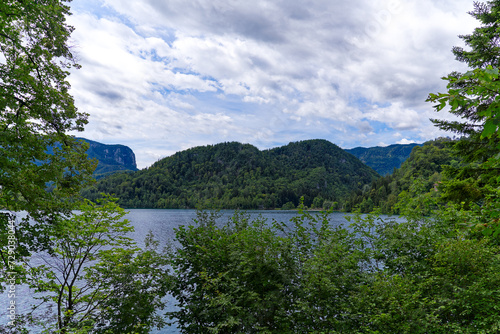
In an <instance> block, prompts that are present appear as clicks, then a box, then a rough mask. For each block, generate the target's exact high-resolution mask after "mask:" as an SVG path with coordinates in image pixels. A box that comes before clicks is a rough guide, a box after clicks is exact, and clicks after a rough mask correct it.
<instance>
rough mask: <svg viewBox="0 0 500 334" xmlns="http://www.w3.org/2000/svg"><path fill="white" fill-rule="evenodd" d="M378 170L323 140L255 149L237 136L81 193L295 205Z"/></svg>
mask: <svg viewBox="0 0 500 334" xmlns="http://www.w3.org/2000/svg"><path fill="white" fill-rule="evenodd" d="M376 177H377V173H375V172H374V171H373V170H372V169H371V168H369V167H367V166H365V165H364V164H363V163H361V162H360V161H359V160H358V159H356V158H355V157H353V156H352V155H350V154H347V153H345V152H344V151H343V150H342V149H340V148H339V147H337V146H336V145H334V144H332V143H330V142H328V141H326V140H308V141H302V142H296V143H290V144H289V145H286V146H283V147H279V148H275V149H271V150H266V151H259V150H258V149H257V148H256V147H254V146H252V145H248V144H240V143H234V142H233V143H222V144H217V145H214V146H206V147H196V148H192V149H189V150H186V151H182V152H178V153H176V154H175V155H173V156H171V157H168V158H165V159H162V160H160V161H158V162H156V163H155V164H153V165H152V166H151V167H149V168H147V169H145V170H141V171H137V172H135V173H117V174H114V175H111V176H109V177H106V178H104V179H101V180H100V181H99V182H98V183H97V184H96V185H95V186H94V187H92V188H88V189H86V190H85V191H84V192H83V194H84V196H85V197H87V198H89V199H92V200H93V199H95V198H97V197H98V196H99V193H100V192H108V193H113V194H115V195H116V196H117V197H118V198H119V199H120V202H119V203H120V204H121V205H123V206H125V207H131V208H137V207H139V208H140V207H149V208H195V207H204V208H241V209H259V208H281V207H285V208H295V207H296V206H297V205H298V204H299V199H300V197H301V196H303V197H304V200H305V205H307V206H309V207H322V206H324V204H325V203H324V202H325V201H327V203H326V206H328V207H329V206H331V205H333V204H334V203H335V202H340V201H341V200H342V199H343V197H344V196H346V195H347V194H349V193H350V192H351V191H352V190H354V189H360V188H361V187H362V186H363V185H365V184H367V183H369V182H371V181H372V180H375V179H376Z"/></svg>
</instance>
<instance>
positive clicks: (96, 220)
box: [18, 198, 169, 333]
mask: <svg viewBox="0 0 500 334" xmlns="http://www.w3.org/2000/svg"><path fill="white" fill-rule="evenodd" d="M79 210H80V212H79V213H78V214H74V215H72V216H70V217H69V218H67V219H63V220H62V221H61V222H59V224H58V225H57V230H56V231H54V233H52V234H51V235H50V241H51V242H52V249H51V252H45V253H41V254H37V255H36V256H35V257H34V258H33V261H32V262H31V263H42V264H40V265H36V266H31V267H30V269H29V270H28V282H29V286H30V288H31V289H33V291H34V292H35V295H34V296H35V300H38V301H39V303H38V304H37V305H34V307H33V311H32V312H31V313H30V314H28V315H25V316H28V318H29V319H32V320H31V321H30V322H31V323H32V324H33V323H34V324H35V325H36V324H37V323H38V326H41V327H42V329H44V330H45V331H50V332H51V333H54V332H55V333H89V332H91V333H149V332H150V330H151V329H152V328H154V327H156V326H162V325H164V324H165V321H164V318H163V317H162V316H160V315H158V314H157V311H158V310H161V309H162V308H163V307H164V305H165V302H164V301H163V300H162V298H163V297H164V296H165V294H166V291H167V288H168V284H169V280H168V279H165V277H166V276H167V270H168V269H167V267H166V265H167V258H166V256H165V255H164V254H161V253H158V251H157V247H158V242H157V241H155V240H154V239H153V237H152V235H149V236H148V238H147V239H146V245H145V247H144V250H141V249H139V248H138V247H137V246H136V244H135V242H134V241H133V240H132V239H130V238H129V237H128V234H129V232H131V231H132V230H133V228H132V227H131V226H130V224H129V222H128V221H127V220H126V219H123V216H124V215H125V211H124V210H123V209H121V208H119V207H118V206H117V205H116V204H115V202H114V201H113V200H112V199H110V198H106V199H105V200H104V201H103V202H102V203H101V204H99V205H97V204H94V203H92V202H83V203H82V204H81V205H80V207H79ZM38 309H41V310H44V312H43V313H42V315H41V318H40V314H39V313H37V310H38ZM18 330H20V328H18Z"/></svg>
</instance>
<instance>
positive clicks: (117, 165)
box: [78, 138, 137, 178]
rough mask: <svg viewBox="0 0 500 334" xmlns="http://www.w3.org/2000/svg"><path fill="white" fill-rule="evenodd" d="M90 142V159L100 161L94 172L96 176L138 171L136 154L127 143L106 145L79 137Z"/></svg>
mask: <svg viewBox="0 0 500 334" xmlns="http://www.w3.org/2000/svg"><path fill="white" fill-rule="evenodd" d="M78 139H80V140H83V141H85V142H87V143H88V144H89V149H88V150H87V155H88V157H89V159H94V158H95V159H97V160H98V161H99V163H98V165H97V168H96V170H95V172H94V176H95V177H96V178H101V177H103V176H106V175H109V174H111V173H114V172H116V171H120V170H122V171H127V170H130V171H136V170H137V164H136V161H135V154H134V151H132V149H130V147H128V146H125V145H106V144H102V143H98V142H96V141H93V140H89V139H85V138H78Z"/></svg>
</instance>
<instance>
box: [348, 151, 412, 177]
mask: <svg viewBox="0 0 500 334" xmlns="http://www.w3.org/2000/svg"><path fill="white" fill-rule="evenodd" d="M415 146H422V144H394V145H389V146H385V147H381V146H377V147H370V148H366V147H356V148H352V149H347V150H346V152H349V153H351V154H352V155H354V156H355V157H356V158H358V159H359V160H361V161H362V162H363V163H365V164H366V165H368V166H370V167H371V168H373V169H374V170H375V171H376V172H377V173H379V174H380V175H382V176H385V175H388V174H391V173H392V172H393V171H394V168H399V167H401V164H402V163H403V162H404V161H405V160H406V159H408V157H409V156H410V153H411V151H412V150H413V148H414V147H415Z"/></svg>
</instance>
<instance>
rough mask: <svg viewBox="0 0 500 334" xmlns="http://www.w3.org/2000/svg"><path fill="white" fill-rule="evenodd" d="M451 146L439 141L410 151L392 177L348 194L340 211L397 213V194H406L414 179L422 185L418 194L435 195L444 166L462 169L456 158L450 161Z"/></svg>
mask: <svg viewBox="0 0 500 334" xmlns="http://www.w3.org/2000/svg"><path fill="white" fill-rule="evenodd" d="M451 142H452V141H451V140H449V139H446V138H439V139H436V140H433V141H429V142H426V143H425V144H424V145H423V146H416V147H414V148H413V150H412V153H411V154H410V157H409V158H408V159H407V160H406V161H405V162H404V163H403V164H402V165H401V167H400V168H398V169H396V170H395V171H394V173H393V174H392V175H387V176H384V177H381V178H379V179H377V180H375V181H372V182H371V184H370V185H369V186H365V187H363V189H362V190H357V191H354V192H352V193H351V195H350V196H349V198H348V199H347V200H346V202H345V205H344V210H345V211H354V210H359V211H361V212H364V213H368V212H371V211H372V210H374V209H375V208H380V209H381V211H382V212H383V213H398V212H399V211H398V208H397V207H396V203H397V202H398V198H399V196H400V194H401V193H403V192H408V191H409V190H410V187H411V186H412V180H415V179H419V180H420V181H419V182H421V183H423V184H422V185H421V191H422V192H425V193H428V192H431V193H435V192H436V191H437V190H438V188H439V187H438V186H439V185H440V184H441V183H442V181H443V179H445V173H444V170H445V169H446V167H445V166H449V167H448V168H458V167H461V166H462V164H461V163H460V161H461V160H460V158H457V157H454V156H453V154H452V150H451V149H450V148H449V143H451Z"/></svg>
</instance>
